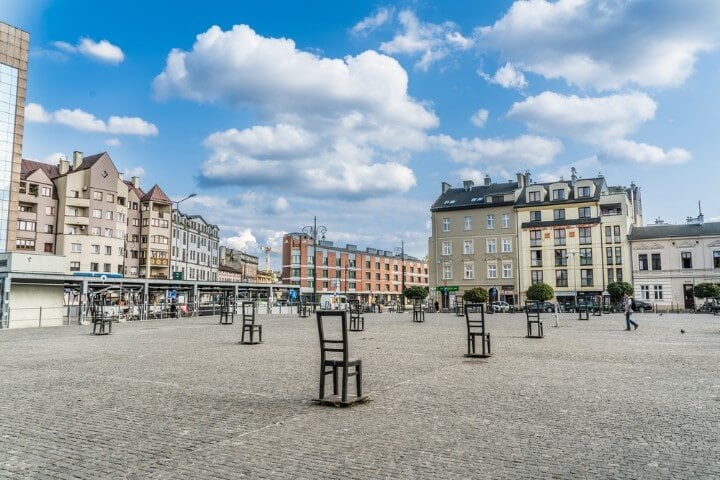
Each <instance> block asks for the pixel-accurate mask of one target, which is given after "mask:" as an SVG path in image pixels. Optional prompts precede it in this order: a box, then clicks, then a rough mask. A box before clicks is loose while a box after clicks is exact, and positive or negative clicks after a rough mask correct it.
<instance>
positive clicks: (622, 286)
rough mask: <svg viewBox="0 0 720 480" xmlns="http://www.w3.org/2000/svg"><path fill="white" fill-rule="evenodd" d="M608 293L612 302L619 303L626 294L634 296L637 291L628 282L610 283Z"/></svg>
mask: <svg viewBox="0 0 720 480" xmlns="http://www.w3.org/2000/svg"><path fill="white" fill-rule="evenodd" d="M607 291H608V293H609V294H610V300H612V301H613V302H619V301H620V300H622V298H623V296H624V295H625V294H626V293H627V294H628V295H632V294H633V292H634V291H635V289H634V288H633V286H632V285H630V284H629V283H627V282H610V283H609V284H608V286H607Z"/></svg>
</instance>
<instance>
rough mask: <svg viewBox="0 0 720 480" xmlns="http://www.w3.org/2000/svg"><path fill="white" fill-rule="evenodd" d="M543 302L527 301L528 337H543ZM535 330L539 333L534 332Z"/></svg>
mask: <svg viewBox="0 0 720 480" xmlns="http://www.w3.org/2000/svg"><path fill="white" fill-rule="evenodd" d="M541 307H542V304H541V303H540V302H527V303H525V316H526V318H527V338H543V322H542V319H541V318H540V311H541V310H542V309H541ZM533 326H535V328H534V330H536V331H537V333H533Z"/></svg>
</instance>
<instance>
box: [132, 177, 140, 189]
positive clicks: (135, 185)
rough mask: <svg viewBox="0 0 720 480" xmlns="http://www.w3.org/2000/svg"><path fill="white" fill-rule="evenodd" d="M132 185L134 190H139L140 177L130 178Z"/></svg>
mask: <svg viewBox="0 0 720 480" xmlns="http://www.w3.org/2000/svg"><path fill="white" fill-rule="evenodd" d="M132 184H133V187H135V188H140V177H132Z"/></svg>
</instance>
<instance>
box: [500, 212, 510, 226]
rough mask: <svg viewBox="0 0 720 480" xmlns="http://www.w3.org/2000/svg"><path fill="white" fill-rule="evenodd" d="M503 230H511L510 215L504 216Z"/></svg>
mask: <svg viewBox="0 0 720 480" xmlns="http://www.w3.org/2000/svg"><path fill="white" fill-rule="evenodd" d="M502 228H510V214H508V213H503V214H502Z"/></svg>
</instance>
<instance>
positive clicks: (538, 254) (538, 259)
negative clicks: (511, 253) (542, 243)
mask: <svg viewBox="0 0 720 480" xmlns="http://www.w3.org/2000/svg"><path fill="white" fill-rule="evenodd" d="M530 266H531V267H542V250H530Z"/></svg>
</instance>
